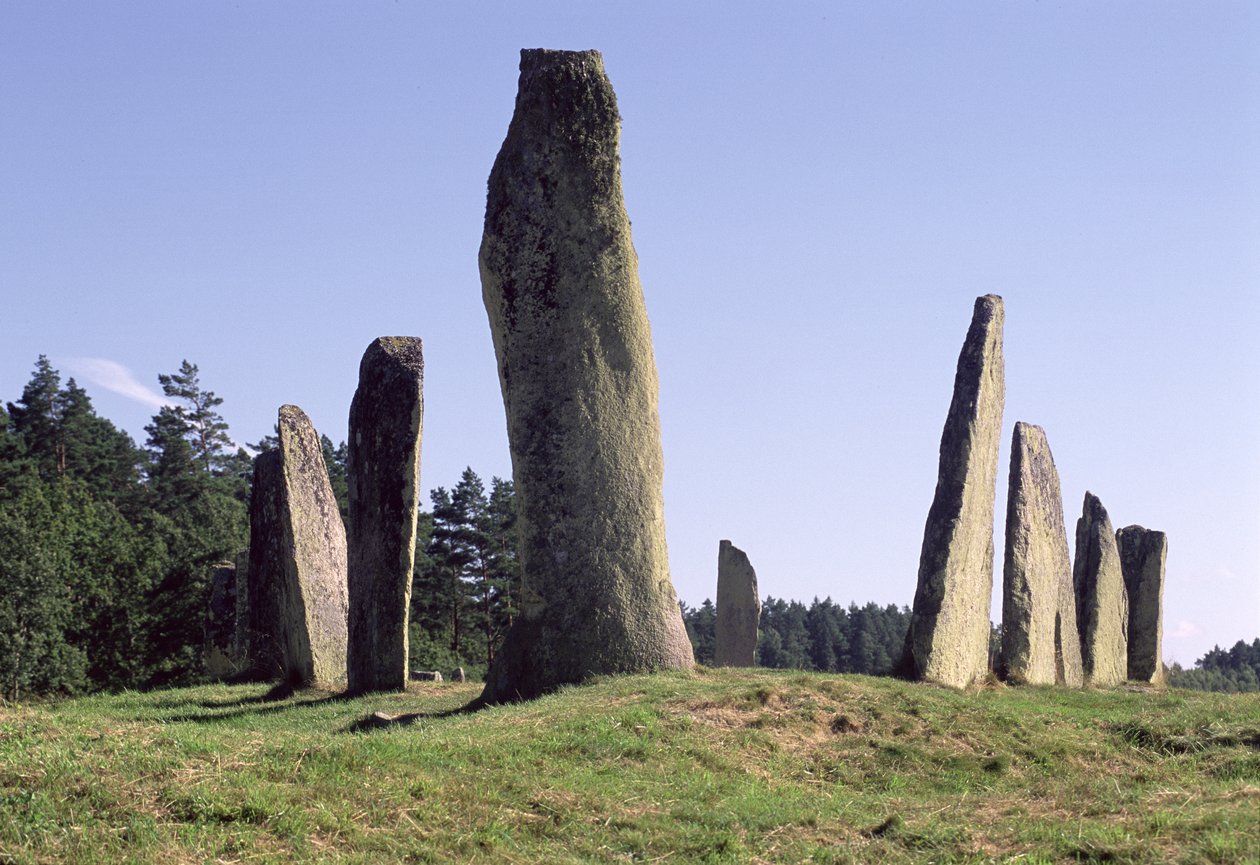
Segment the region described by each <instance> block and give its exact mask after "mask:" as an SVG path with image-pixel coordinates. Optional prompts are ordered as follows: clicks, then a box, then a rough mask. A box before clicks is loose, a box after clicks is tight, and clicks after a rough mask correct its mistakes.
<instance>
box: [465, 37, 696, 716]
mask: <svg viewBox="0 0 1260 865" xmlns="http://www.w3.org/2000/svg"><path fill="white" fill-rule="evenodd" d="M619 135H620V128H619V117H618V114H617V102H616V98H615V96H614V94H613V90H612V86H611V85H610V84H609V82H608V78H607V77H606V76H605V74H604V62H603V59H602V57H601V56H600V54H599V53H598V52H596V51H551V50H545V49H534V50H525V51H522V52H521V64H520V81H519V87H518V91H517V96H516V108H515V112H514V113H513V116H512V121H511V123H510V125H509V127H508V132H507V137H506V139H505V140H504V142H503V146H502V147H501V148H500V150H499V154H498V157H497V158H496V159H495V163H494V167H493V169H492V170H491V172H490V180H489V185H488V186H489V188H488V194H487V200H486V219H485V230H484V233H483V235H482V241H481V250H480V255H479V265H480V270H481V282H482V297H483V300H484V302H485V306H486V312H487V314H488V316H489V320H490V332H491V335H492V337H493V340H494V348H495V354H496V357H497V359H498V369H499V383H500V386H501V389H502V392H503V403H504V408H505V411H506V415H507V431H508V443H509V445H510V448H511V452H512V475H513V480H514V482H515V486H516V495H517V504H518V519H519V530H520V549H519V552H520V559H521V569H522V594H521V598H520V614H519V615H518V616H517V618H516V620H515V622H514V623H513V625H512V627H511V629H509V631H508V634H507V636H506V638H505V640H504V645H503V648H502V650H501V651H500V653H499V655H498V656H497V657H496V659H495V662H494V664H493V665H492V667H491V669H490V671H489V674H488V675H487V681H486V687H485V690H484V692H483V694H482V699H483V700H484V701H486V702H503V701H508V700H515V699H525V698H530V697H534V696H536V695H539V694H542V693H545V692H547V691H549V690H552V689H554V688H556V687H559V686H560V685H564V684H567V683H575V682H580V681H583V680H585V679H587V678H588V677H590V676H593V675H598V674H611V673H630V672H642V671H648V670H656V669H663V668H684V667H690V666H691V665H692V663H693V657H692V651H691V643H690V642H689V641H688V639H687V634H686V630H685V629H684V627H683V622H682V616H681V613H680V611H679V607H678V599H677V596H676V595H675V593H674V587H673V583H672V582H671V581H670V576H669V562H668V559H667V556H666V549H665V517H664V503H663V498H662V489H661V483H662V477H663V470H664V467H663V458H662V454H661V441H660V419H659V416H658V413H657V390H658V384H657V376H656V361H655V358H654V356H653V352H652V337H651V332H650V329H649V325H648V318H647V310H646V308H645V306H644V302H643V291H642V288H641V286H640V284H639V275H638V261H637V258H636V256H635V252H634V247H633V246H632V244H631V239H630V222H629V219H628V218H627V216H626V210H625V204H624V201H623V198H622V189H621V173H620V156H619V153H618V139H619Z"/></svg>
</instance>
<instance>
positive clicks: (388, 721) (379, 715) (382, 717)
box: [342, 697, 486, 733]
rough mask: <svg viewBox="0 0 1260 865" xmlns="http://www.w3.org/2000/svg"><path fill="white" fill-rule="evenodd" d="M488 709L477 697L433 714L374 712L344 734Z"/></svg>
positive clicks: (347, 728)
mask: <svg viewBox="0 0 1260 865" xmlns="http://www.w3.org/2000/svg"><path fill="white" fill-rule="evenodd" d="M485 707H486V704H485V703H484V702H482V700H481V697H475V698H473V699H472V700H470V701H469V702H467V703H465V704H464V705H462V706H459V707H458V708H455V709H439V710H437V711H433V712H406V713H403V714H401V715H390V714H389V713H387V712H373V713H372V714H371V715H368V716H367V717H365V718H360V719H359V720H357V721H355V722H354V723H353V724H350V725H349V726H348V727H345V728H344V729H343V730H342V732H343V733H370V732H372V731H373V730H389V729H392V728H395V727H408V726H410V725H412V724H416V723H419V722H420V721H435V720H439V719H441V718H455V717H458V716H460V715H472V714H475V713H476V712H479V711H481V710H482V709H484V708H485Z"/></svg>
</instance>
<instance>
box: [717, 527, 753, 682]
mask: <svg viewBox="0 0 1260 865" xmlns="http://www.w3.org/2000/svg"><path fill="white" fill-rule="evenodd" d="M760 621H761V598H759V597H758V596H757V572H756V571H754V570H753V566H752V563H751V562H749V561H748V556H747V554H745V553H744V551H743V550H741V549H740V548H739V547H737V546H735V545H734V544H732V543H731V542H730V541H721V542H719V543H718V580H717V622H716V623H715V628H714V648H713V664H714V666H716V667H752V666H755V665H756V663H757V624H758V623H759V622H760Z"/></svg>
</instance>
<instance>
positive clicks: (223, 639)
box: [202, 562, 244, 679]
mask: <svg viewBox="0 0 1260 865" xmlns="http://www.w3.org/2000/svg"><path fill="white" fill-rule="evenodd" d="M240 575H241V573H240V571H239V570H238V569H237V566H236V563H235V562H219V563H218V564H216V565H214V566H213V570H212V571H211V573H210V604H209V606H208V607H207V609H206V631H205V645H204V647H203V650H202V655H203V660H204V662H205V668H206V675H207V676H209V677H210V678H212V679H227V678H230V677H232V676H235V675H236V674H238V673H240V672H241V671H242V668H243V667H244V662H243V659H242V657H241V645H240V642H239V638H238V630H237V609H238V602H237V593H238V592H239V591H240V590H241V588H243V585H242V583H243V581H241V580H240V579H239V577H240Z"/></svg>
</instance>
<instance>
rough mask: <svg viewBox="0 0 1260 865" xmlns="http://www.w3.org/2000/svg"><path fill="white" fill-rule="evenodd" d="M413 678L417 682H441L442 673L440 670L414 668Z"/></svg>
mask: <svg viewBox="0 0 1260 865" xmlns="http://www.w3.org/2000/svg"><path fill="white" fill-rule="evenodd" d="M411 678H413V679H415V680H416V681H417V682H440V681H442V673H441V672H440V671H439V670H412V671H411Z"/></svg>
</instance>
